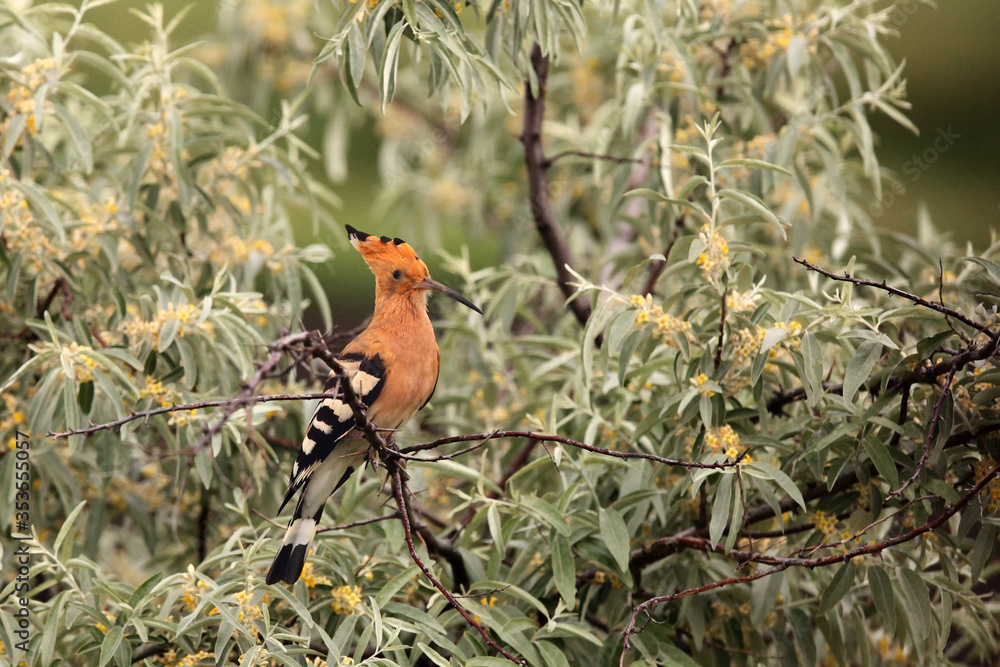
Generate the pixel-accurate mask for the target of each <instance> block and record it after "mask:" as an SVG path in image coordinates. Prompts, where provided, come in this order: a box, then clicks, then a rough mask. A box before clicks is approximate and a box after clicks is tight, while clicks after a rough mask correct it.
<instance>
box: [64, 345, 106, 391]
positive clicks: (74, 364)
mask: <svg viewBox="0 0 1000 667" xmlns="http://www.w3.org/2000/svg"><path fill="white" fill-rule="evenodd" d="M59 348H60V352H59V361H60V362H61V363H62V370H61V371H59V377H60V378H65V377H66V371H67V370H68V371H69V373H70V374H71V375H73V377H74V378H76V381H77V382H89V381H91V380H93V379H94V369H95V368H97V361H96V360H95V359H94V358H93V357H90V356H88V355H87V353H88V352H93V351H94V349H93V348H92V347H90V346H89V345H80V344H79V343H77V342H76V341H73V342H72V343H70V344H69V345H60V346H59Z"/></svg>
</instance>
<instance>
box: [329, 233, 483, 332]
mask: <svg viewBox="0 0 1000 667" xmlns="http://www.w3.org/2000/svg"><path fill="white" fill-rule="evenodd" d="M345 227H346V228H347V238H348V239H350V241H351V245H353V246H354V247H355V248H357V250H358V252H360V253H361V257H362V258H364V260H365V263H366V264H368V268H370V269H371V270H372V273H374V274H375V302H376V304H378V303H381V302H382V301H383V300H385V299H389V298H392V297H403V298H409V299H420V300H423V299H424V298H425V295H426V290H433V291H435V292H440V293H442V294H444V295H446V296H449V297H451V298H452V299H454V300H455V301H458V302H459V303H461V304H464V305H466V306H468V307H469V308H471V309H472V310H474V311H476V312H477V313H479V314H480V315H482V313H483V311H481V310H480V309H479V308H477V307H476V306H475V304H473V303H472V302H471V301H469V300H468V299H466V298H465V297H464V296H462V295H461V294H459V293H458V292H456V291H455V290H453V289H451V288H449V287H445V286H444V285H442V284H441V283H439V282H436V281H434V280H431V274H430V271H428V270H427V265H426V264H424V263H423V261H422V260H421V259H420V258H419V257H418V256H417V252H416V251H415V250H414V249H413V247H412V246H410V244H409V243H407V242H406V241H404V240H403V239H400V238H394V239H392V238H389V237H388V236H382V237H378V236H372V235H371V234H366V233H364V232H360V231H358V230H357V229H355V228H354V227H351V226H350V225H345Z"/></svg>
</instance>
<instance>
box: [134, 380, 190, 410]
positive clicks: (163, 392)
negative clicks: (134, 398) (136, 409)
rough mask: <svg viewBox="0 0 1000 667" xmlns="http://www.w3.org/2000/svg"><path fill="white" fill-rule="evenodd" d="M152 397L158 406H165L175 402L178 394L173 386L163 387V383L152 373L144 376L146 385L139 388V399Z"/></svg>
mask: <svg viewBox="0 0 1000 667" xmlns="http://www.w3.org/2000/svg"><path fill="white" fill-rule="evenodd" d="M143 398H152V399H153V400H154V401H156V402H157V403H159V404H160V407H163V408H165V407H167V406H168V405H172V404H174V403H176V402H177V399H178V398H180V394H178V393H177V391H176V390H174V388H173V387H164V386H163V383H162V382H160V381H159V380H157V379H156V378H155V377H153V376H152V375H147V376H146V386H145V387H143V388H142V389H140V390H139V399H140V400H141V399H143Z"/></svg>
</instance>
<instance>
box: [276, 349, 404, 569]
mask: <svg viewBox="0 0 1000 667" xmlns="http://www.w3.org/2000/svg"><path fill="white" fill-rule="evenodd" d="M340 361H341V364H342V365H343V366H344V370H345V371H346V372H347V374H348V377H350V378H351V387H353V389H354V393H355V394H356V395H357V396H358V398H360V399H361V401H362V403H364V405H365V407H366V408H370V407H371V406H372V405H373V404H374V403H375V399H377V398H378V395H379V394H380V393H381V392H382V387H383V386H384V385H383V382H384V380H385V364H384V363H382V359H381V358H380V357H379V356H378V355H377V354H376V355H375V356H373V357H366V356H365V355H363V354H346V355H342V356H341V357H340ZM339 384H340V380H339V378H337V377H336V376H331V378H330V380H329V381H328V382H327V383H326V389H327V391H330V390H331V389H334V388H336V387H337V386H339ZM338 393H339V392H338ZM353 429H354V412H353V411H352V410H351V406H350V405H348V404H347V403H345V402H344V401H343V400H341V399H340V398H339V396H338V397H336V398H327V399H323V402H322V403H320V404H319V407H318V408H316V412H315V413H314V414H313V417H312V419H311V420H310V422H309V427H308V428H307V429H306V436H305V438H303V440H302V449H301V450H300V452H299V457H298V459H296V461H295V465H293V466H292V477H291V479H290V480H289V483H288V492H287V493H286V494H285V499H284V500H282V501H281V507H280V508H278V512H279V513H280V512H281V510H282V509H283V508H284V507H285V505H286V504H287V503H288V501H289V500H291V499H292V497H293V496H294V495H295V493H296V492H297V491H299V489H301V490H302V495H301V496H299V501H298V503H296V504H295V512H294V513H293V514H292V518H291V520H290V521H289V522H288V528H287V529H286V530H285V537H284V539H283V540H282V542H281V548H279V549H278V553H277V554H276V555H275V557H274V561H273V562H272V563H271V569H270V570H268V572H267V577H266V579H265V580H266V581H267V583H268V584H274V583H277V582H278V581H284V582H286V583H289V584H294V583H295V582H296V581H297V580H298V578H299V576H301V574H302V568H303V567H304V565H305V559H306V556H307V555H308V551H309V545H310V543H311V542H312V539H313V535H314V534H315V532H316V526H317V524H319V520H320V518H321V517H322V516H323V508H324V507H325V506H326V501H327V499H328V498H329V497H330V495H331V494H332V493H333V492H334V491H336V490H337V489H338V488H340V486H341V485H342V484H343V483H344V482H346V481H347V479H348V478H349V477H350V476H351V474H352V473H353V472H354V470H355V469H356V468H357V467H359V466H360V465H361V464H360V463H359V462H358V458H359V457H360V455H362V454H364V452H365V450H366V449H367V446H366V444H365V442H364V441H363V440H358V439H357V438H351V437H348V436H349V434H350V432H351V431H352V430H353Z"/></svg>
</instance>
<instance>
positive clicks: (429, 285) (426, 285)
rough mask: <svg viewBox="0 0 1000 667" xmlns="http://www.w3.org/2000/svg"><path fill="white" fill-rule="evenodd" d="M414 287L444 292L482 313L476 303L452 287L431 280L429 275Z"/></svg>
mask: <svg viewBox="0 0 1000 667" xmlns="http://www.w3.org/2000/svg"><path fill="white" fill-rule="evenodd" d="M416 287H418V288H420V289H429V290H434V291H435V292H440V293H441V294H444V295H445V296H448V297H451V298H452V299H454V300H455V301H458V302H459V303H460V304H462V305H463V306H468V307H469V308H471V309H472V310H474V311H476V312H477V313H479V314H480V315H482V314H483V311H481V310H479V307H478V306H477V305H476V304H474V303H472V302H471V301H469V300H468V299H466V298H465V297H464V296H462V295H461V294H459V293H458V292H456V291H455V290H453V289H452V288H450V287H445V286H444V285H442V284H441V283H439V282H437V281H436V280H431V278H430V276H428V277H426V278H424V279H423V280H421V281H420V282H419V283H417V284H416Z"/></svg>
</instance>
